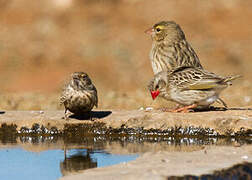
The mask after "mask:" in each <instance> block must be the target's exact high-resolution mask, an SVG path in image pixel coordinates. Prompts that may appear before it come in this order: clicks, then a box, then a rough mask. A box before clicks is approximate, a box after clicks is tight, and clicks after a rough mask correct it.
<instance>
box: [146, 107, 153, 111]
mask: <svg viewBox="0 0 252 180" xmlns="http://www.w3.org/2000/svg"><path fill="white" fill-rule="evenodd" d="M145 110H146V111H152V110H153V107H147V108H145Z"/></svg>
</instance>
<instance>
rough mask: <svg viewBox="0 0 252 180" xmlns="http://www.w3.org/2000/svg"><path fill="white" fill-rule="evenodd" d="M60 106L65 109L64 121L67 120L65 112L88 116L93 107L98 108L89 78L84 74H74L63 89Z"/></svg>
mask: <svg viewBox="0 0 252 180" xmlns="http://www.w3.org/2000/svg"><path fill="white" fill-rule="evenodd" d="M60 104H63V105H64V107H65V116H64V118H65V119H68V115H67V112H68V111H70V112H72V113H74V114H76V115H83V114H87V113H88V114H89V115H90V119H91V120H92V117H91V110H92V109H93V107H94V106H96V107H98V96H97V90H96V87H95V86H94V84H93V83H92V81H91V79H90V77H89V76H88V74H87V73H85V72H74V73H72V74H71V77H70V80H69V81H68V82H67V83H66V84H65V86H64V87H63V90H62V93H61V97H60Z"/></svg>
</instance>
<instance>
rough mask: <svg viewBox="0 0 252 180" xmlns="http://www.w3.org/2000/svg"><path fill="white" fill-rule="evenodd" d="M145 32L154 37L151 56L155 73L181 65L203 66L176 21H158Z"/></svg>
mask: <svg viewBox="0 0 252 180" xmlns="http://www.w3.org/2000/svg"><path fill="white" fill-rule="evenodd" d="M145 33H147V34H150V35H151V37H152V48H151V51H150V55H149V56H150V60H151V65H152V70H153V72H154V74H157V73H159V72H161V71H170V70H172V69H175V68H178V67H181V66H193V67H197V68H201V69H202V68H203V67H202V65H201V63H200V60H199V58H198V56H197V54H196V53H195V51H194V50H193V48H192V47H191V45H190V44H189V43H188V41H187V40H186V38H185V34H184V32H183V31H182V29H181V27H180V26H179V25H178V24H177V23H176V22H174V21H161V22H158V23H156V24H154V25H153V27H151V28H149V29H147V30H146V31H145Z"/></svg>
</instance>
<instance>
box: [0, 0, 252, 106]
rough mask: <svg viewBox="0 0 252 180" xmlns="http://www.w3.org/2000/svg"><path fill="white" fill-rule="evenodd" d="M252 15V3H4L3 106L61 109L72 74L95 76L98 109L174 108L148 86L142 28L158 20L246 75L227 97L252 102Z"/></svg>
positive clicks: (0, 1)
mask: <svg viewBox="0 0 252 180" xmlns="http://www.w3.org/2000/svg"><path fill="white" fill-rule="evenodd" d="M251 19H252V1H251V0H236V1H225V0H212V1H202V0H191V1H188V0H179V1H177V0H170V1H168V0H155V1H153V0H43V1H34V0H0V84H1V86H0V108H1V109H35V110H36V109H52V110H53V109H59V108H62V107H60V106H59V104H58V96H59V94H60V90H61V86H62V84H63V82H64V80H65V79H66V78H67V77H68V76H69V74H70V73H71V72H74V71H85V72H87V73H88V74H89V75H90V77H91V78H92V80H93V82H94V84H95V85H96V87H97V89H98V93H99V106H100V108H117V109H118V108H120V109H122V108H126V109H135V108H140V107H142V106H143V107H146V106H150V105H151V106H154V107H159V106H163V105H167V106H169V105H170V103H167V102H164V101H162V100H161V99H158V100H157V101H156V102H152V100H151V97H150V95H149V93H148V91H147V88H146V85H147V84H148V81H149V79H150V78H152V69H151V66H150V61H149V51H150V48H151V38H150V37H149V36H148V35H146V34H144V30H146V29H147V28H149V27H151V26H152V25H153V24H154V23H156V22H158V21H160V20H174V21H176V22H177V23H178V24H180V25H181V27H182V29H183V30H184V32H185V34H186V37H187V40H188V41H189V42H190V43H191V45H192V46H193V48H194V49H195V51H196V52H197V54H198V56H199V58H200V60H201V62H202V64H203V66H204V67H205V68H206V69H207V70H209V71H212V72H215V73H218V74H220V75H231V74H242V75H243V78H242V79H240V80H237V81H235V82H234V86H232V87H231V88H229V89H227V90H226V91H224V93H223V94H222V97H223V99H224V100H225V101H226V102H227V103H228V104H229V105H230V106H249V105H251V104H252V103H251V98H252V85H251V78H252V60H251V57H252V23H251ZM151 103H152V104H151Z"/></svg>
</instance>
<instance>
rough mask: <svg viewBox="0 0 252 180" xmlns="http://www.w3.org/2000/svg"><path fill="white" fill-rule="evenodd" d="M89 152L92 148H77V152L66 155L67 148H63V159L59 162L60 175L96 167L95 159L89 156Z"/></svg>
mask: <svg viewBox="0 0 252 180" xmlns="http://www.w3.org/2000/svg"><path fill="white" fill-rule="evenodd" d="M90 153H92V150H87V149H79V150H77V153H75V154H73V155H70V156H67V150H66V149H64V161H63V162H60V171H61V173H62V175H63V176H65V175H67V174H71V173H74V172H78V171H81V170H85V169H90V168H95V167H97V160H96V159H93V158H91V156H90Z"/></svg>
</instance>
